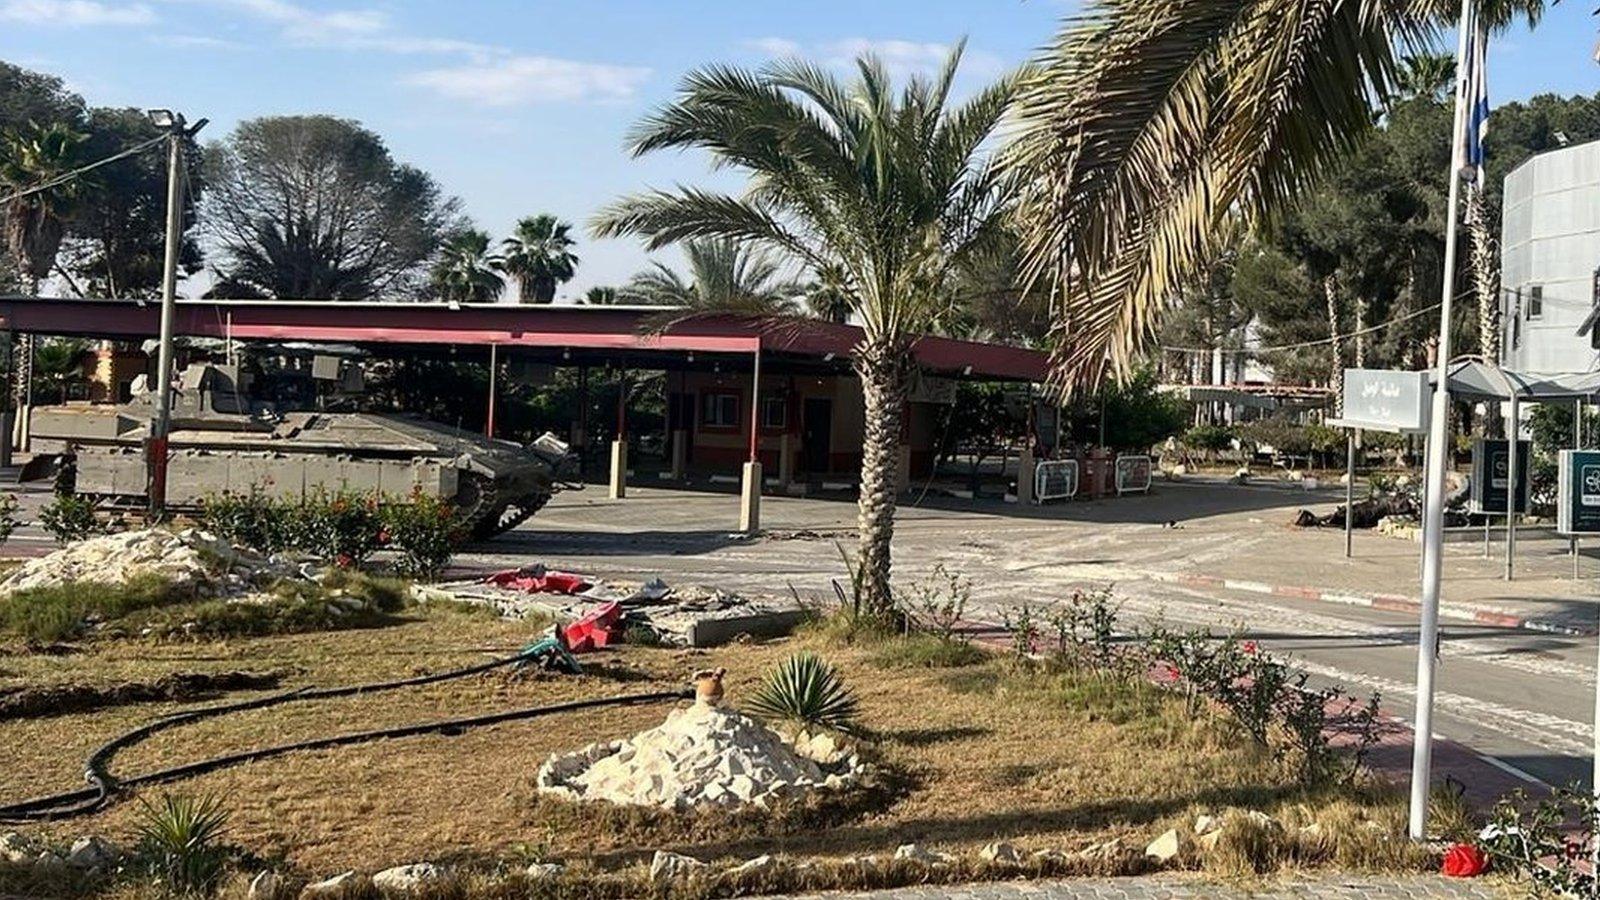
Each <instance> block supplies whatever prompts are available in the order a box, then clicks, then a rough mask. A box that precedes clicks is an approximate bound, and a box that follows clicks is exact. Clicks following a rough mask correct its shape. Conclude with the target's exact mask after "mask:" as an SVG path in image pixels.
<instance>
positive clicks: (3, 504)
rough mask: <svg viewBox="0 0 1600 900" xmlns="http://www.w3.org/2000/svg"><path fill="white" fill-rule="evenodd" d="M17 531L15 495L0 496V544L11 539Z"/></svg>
mask: <svg viewBox="0 0 1600 900" xmlns="http://www.w3.org/2000/svg"><path fill="white" fill-rule="evenodd" d="M16 530H17V495H16V494H0V544H3V543H5V542H6V541H8V540H10V539H11V532H13V531H16Z"/></svg>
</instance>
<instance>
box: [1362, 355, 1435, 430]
mask: <svg viewBox="0 0 1600 900" xmlns="http://www.w3.org/2000/svg"><path fill="white" fill-rule="evenodd" d="M1432 400H1433V389H1432V387H1430V386H1429V384H1428V373H1427V372H1405V371H1400V370H1397V369H1345V370H1344V415H1343V416H1342V418H1341V421H1340V424H1342V425H1344V426H1346V427H1350V428H1371V429H1373V430H1375V431H1423V430H1426V429H1427V427H1428V410H1429V407H1430V406H1431V405H1432Z"/></svg>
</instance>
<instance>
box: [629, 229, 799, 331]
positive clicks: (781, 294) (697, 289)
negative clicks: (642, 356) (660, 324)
mask: <svg viewBox="0 0 1600 900" xmlns="http://www.w3.org/2000/svg"><path fill="white" fill-rule="evenodd" d="M683 255H684V258H685V259H687V260H688V263H689V278H688V280H684V278H683V276H681V275H679V274H678V273H677V272H675V271H673V270H672V269H670V268H668V267H667V266H664V265H662V264H661V263H652V264H651V266H650V268H648V269H646V270H644V271H643V272H640V273H639V274H637V275H635V276H633V280H632V281H630V282H628V284H627V285H625V286H624V287H623V288H622V292H621V295H620V296H621V297H622V299H623V300H624V301H625V302H628V303H641V304H649V305H652V306H681V307H686V309H687V311H688V312H689V313H690V314H693V313H696V312H729V313H748V314H751V315H784V314H789V313H793V312H794V311H795V306H794V298H795V295H796V294H798V293H799V292H800V285H799V284H798V283H796V282H794V281H790V280H788V279H785V278H783V277H782V276H781V269H782V266H781V264H780V262H779V261H778V259H777V257H776V256H775V255H774V254H772V253H770V252H767V251H765V250H763V249H761V248H759V247H755V246H752V245H749V244H744V243H741V242H739V241H737V240H735V239H733V238H728V237H712V238H694V239H691V240H686V241H684V242H683Z"/></svg>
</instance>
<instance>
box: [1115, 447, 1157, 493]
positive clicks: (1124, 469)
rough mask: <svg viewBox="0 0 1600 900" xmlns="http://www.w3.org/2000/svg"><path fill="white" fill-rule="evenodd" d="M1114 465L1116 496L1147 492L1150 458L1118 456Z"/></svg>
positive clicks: (1148, 487) (1148, 488)
mask: <svg viewBox="0 0 1600 900" xmlns="http://www.w3.org/2000/svg"><path fill="white" fill-rule="evenodd" d="M1116 465H1117V468H1116V479H1117V496H1119V497H1120V496H1122V495H1123V494H1143V493H1147V492H1149V490H1150V457H1148V456H1135V455H1131V454H1130V455H1127V456H1119V457H1117V464H1116Z"/></svg>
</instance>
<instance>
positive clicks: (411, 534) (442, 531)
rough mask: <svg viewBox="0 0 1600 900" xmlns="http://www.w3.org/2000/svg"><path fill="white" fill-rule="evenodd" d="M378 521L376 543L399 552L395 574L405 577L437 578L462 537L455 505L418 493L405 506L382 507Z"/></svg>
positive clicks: (413, 494)
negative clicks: (378, 529) (379, 522)
mask: <svg viewBox="0 0 1600 900" xmlns="http://www.w3.org/2000/svg"><path fill="white" fill-rule="evenodd" d="M379 519H380V520H381V522H382V530H381V531H380V532H379V535H378V542H379V543H380V544H383V545H384V546H387V547H390V548H392V549H394V550H396V551H397V552H398V553H399V557H398V558H397V559H396V560H395V564H394V567H395V571H396V572H398V573H400V574H401V575H402V576H404V577H407V578H421V579H426V580H430V581H431V580H432V579H434V578H437V577H438V576H439V573H441V572H443V571H444V570H445V567H446V566H448V565H450V557H451V556H453V555H454V554H455V549H456V547H457V546H459V545H460V543H461V540H462V538H463V537H464V534H465V533H464V531H463V530H462V527H461V522H460V520H459V519H458V518H457V517H456V508H455V505H454V504H452V503H451V502H450V501H448V500H445V499H442V498H439V497H434V496H430V495H427V494H424V493H422V492H421V491H413V492H412V494H411V496H410V497H409V498H408V499H407V501H406V502H404V503H386V504H384V505H383V506H382V507H381V508H380V509H379Z"/></svg>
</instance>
